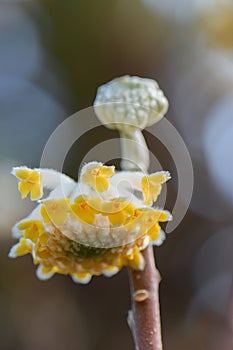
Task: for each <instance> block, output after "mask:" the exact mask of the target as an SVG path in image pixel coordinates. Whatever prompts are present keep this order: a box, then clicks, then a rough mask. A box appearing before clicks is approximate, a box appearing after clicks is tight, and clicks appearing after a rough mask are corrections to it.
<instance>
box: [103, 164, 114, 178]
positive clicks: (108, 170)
mask: <svg viewBox="0 0 233 350" xmlns="http://www.w3.org/2000/svg"><path fill="white" fill-rule="evenodd" d="M114 172H115V171H114V167H112V166H105V165H104V166H101V167H100V169H99V174H100V175H101V176H104V177H107V178H109V177H112V176H113V175H114Z"/></svg>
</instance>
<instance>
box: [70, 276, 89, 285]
mask: <svg viewBox="0 0 233 350" xmlns="http://www.w3.org/2000/svg"><path fill="white" fill-rule="evenodd" d="M91 277H92V276H91V274H89V275H87V276H86V277H84V278H80V277H77V276H76V275H71V278H72V280H73V281H74V282H75V283H81V284H87V283H89V282H90V280H91Z"/></svg>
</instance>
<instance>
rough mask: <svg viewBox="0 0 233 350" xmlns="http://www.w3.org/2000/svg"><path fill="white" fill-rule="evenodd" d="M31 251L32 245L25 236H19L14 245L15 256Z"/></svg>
mask: <svg viewBox="0 0 233 350" xmlns="http://www.w3.org/2000/svg"><path fill="white" fill-rule="evenodd" d="M13 248H14V247H13ZM31 252H32V245H31V244H30V243H29V242H28V241H27V240H26V239H25V238H20V241H19V243H18V244H16V246H15V251H14V253H15V256H23V255H26V254H28V253H31Z"/></svg>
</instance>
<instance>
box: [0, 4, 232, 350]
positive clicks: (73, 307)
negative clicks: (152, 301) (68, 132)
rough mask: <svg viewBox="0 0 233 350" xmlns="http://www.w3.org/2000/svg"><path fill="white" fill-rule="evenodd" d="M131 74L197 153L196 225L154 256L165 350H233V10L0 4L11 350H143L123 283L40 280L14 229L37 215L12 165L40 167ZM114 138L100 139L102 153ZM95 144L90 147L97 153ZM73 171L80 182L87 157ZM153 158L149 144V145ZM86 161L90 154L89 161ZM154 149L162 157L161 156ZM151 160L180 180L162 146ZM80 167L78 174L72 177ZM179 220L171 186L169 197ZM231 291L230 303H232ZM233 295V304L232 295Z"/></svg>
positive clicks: (3, 216) (72, 160) (1, 328)
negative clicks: (148, 82)
mask: <svg viewBox="0 0 233 350" xmlns="http://www.w3.org/2000/svg"><path fill="white" fill-rule="evenodd" d="M124 74H130V75H138V76H142V77H149V78H154V79H156V80H157V81H158V82H159V85H160V86H161V88H162V89H163V91H164V93H165V95H166V96H167V97H168V99H169V102H170V108H169V112H168V114H167V118H168V119H169V120H170V121H171V122H172V123H173V125H174V126H175V127H176V128H177V130H178V131H179V132H180V134H181V136H182V137H183V139H184V140H185V142H186V144H187V147H188V149H189V151H190V154H191V157H192V161H193V166H194V173H195V187H194V193H193V199H192V202H191V205H190V209H189V212H188V214H187V215H186V217H185V219H184V220H183V222H182V223H181V224H180V226H179V227H178V228H177V229H176V230H175V231H174V232H173V233H171V234H170V235H169V236H168V237H167V240H166V241H165V243H164V245H163V246H162V247H160V248H159V249H156V260H157V265H158V268H159V270H160V272H161V275H162V282H161V286H160V297H161V314H162V327H163V339H164V348H165V350H186V349H190V350H196V349H200V350H201V349H203V350H219V349H221V350H222V349H227V350H230V349H232V348H233V343H232V341H233V329H231V328H230V326H229V324H228V318H229V317H228V315H229V312H230V311H229V308H230V307H229V305H230V300H231V298H233V287H231V285H232V275H233V273H232V266H233V257H232V256H233V255H232V252H233V220H232V212H233V211H232V209H233V176H232V173H233V157H232V150H233V3H232V1H231V0H229V1H227V0H224V1H220V0H188V1H184V0H183V1H182V0H163V1H162V0H161V1H155V0H128V1H123V0H99V1H94V0H85V1H81V0H68V1H64V0H41V1H34V0H25V1H17V0H15V1H14V0H8V1H7V0H6V1H4V0H1V1H0V235H1V244H0V309H1V315H0V338H1V348H2V349H4V350H13V349H18V350H31V349H33V350H37V349H38V350H39V349H41V348H43V349H45V350H53V349H54V350H55V349H56V350H60V349H61V350H63V349H66V348H67V349H69V350H73V349H76V350H78V349H80V350H109V349H111V350H115V349H116V350H117V349H119V348H122V349H127V350H131V349H132V350H133V349H134V346H133V341H132V338H131V334H130V331H129V329H128V327H127V324H126V315H127V311H128V310H129V308H130V297H129V290H128V281H127V271H126V270H123V271H121V273H120V274H118V275H117V276H116V277H114V278H112V279H110V280H108V279H106V278H103V277H98V278H94V279H93V281H92V282H91V284H90V285H88V286H79V285H75V284H74V283H72V282H71V281H70V279H69V278H65V277H64V276H55V277H54V278H53V279H52V280H51V281H48V282H46V283H43V282H40V281H38V280H37V279H36V277H35V274H34V267H33V266H32V264H31V259H30V257H24V258H22V259H18V260H17V261H15V260H14V261H12V260H9V259H8V258H7V253H8V250H9V248H10V246H11V244H12V243H13V240H12V238H11V232H10V231H11V226H12V225H13V224H14V223H15V222H16V221H17V220H19V219H20V218H22V217H23V216H25V215H27V213H29V211H30V210H31V208H32V207H31V204H30V203H29V202H28V201H25V202H22V201H21V200H20V196H19V194H18V192H17V185H16V181H15V179H14V178H13V177H11V176H10V175H9V173H10V169H11V167H12V166H13V165H27V166H29V167H37V166H39V162H40V157H41V154H42V151H43V147H44V146H45V143H46V141H47V140H48V138H49V136H50V134H51V133H52V132H53V130H54V129H55V128H56V127H57V126H58V125H59V124H60V123H61V122H62V121H63V120H65V119H66V118H68V117H69V116H70V115H72V114H73V113H75V112H77V111H78V110H81V109H83V108H85V107H89V106H91V105H92V103H93V100H94V98H95V94H96V89H97V87H98V86H99V85H101V84H103V83H105V82H107V81H109V80H111V79H112V78H114V77H116V76H121V75H124ZM105 135H106V131H104V130H102V129H100V130H99V134H98V136H96V137H98V139H99V140H100V139H101V137H102V136H103V137H104V136H105ZM88 137H89V138H90V139H88ZM91 142H93V139H91V136H90V135H89V136H88V135H87V137H86V138H85V140H83V141H82V142H81V144H79V145H77V146H76V147H74V148H73V149H72V152H71V155H70V156H69V157H68V159H67V162H66V164H65V167H66V168H65V169H64V171H65V172H67V173H68V174H69V175H71V176H74V177H76V176H77V174H76V173H77V168H78V165H79V164H78V161H79V147H81V148H82V152H83V147H84V149H87V150H88V144H89V143H91ZM148 142H149V144H150V142H151V144H152V141H151V140H150V139H148ZM85 147H86V148H85ZM151 147H153V146H151ZM152 151H154V152H155V154H156V155H157V157H158V159H159V161H160V162H161V163H162V165H163V167H164V168H166V169H168V170H170V171H171V172H172V173H173V183H174V184H176V181H177V179H176V173H175V168H174V164H173V162H172V160H171V159H170V158H169V157H168V156H167V153H166V151H165V150H164V147H163V145H160V144H158V145H157V144H156V149H155V150H153V149H152ZM76 162H77V164H76ZM168 191H169V193H170V195H169V196H168V200H167V204H166V207H167V208H170V209H172V205H173V204H174V199H175V195H176V193H175V186H174V185H173V184H172V183H170V184H169V186H168ZM231 288H232V289H231ZM230 291H231V292H230Z"/></svg>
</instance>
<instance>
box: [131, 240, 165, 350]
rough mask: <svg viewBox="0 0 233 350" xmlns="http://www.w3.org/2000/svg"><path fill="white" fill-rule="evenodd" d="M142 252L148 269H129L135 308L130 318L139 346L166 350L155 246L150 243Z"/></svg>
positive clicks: (148, 349) (150, 349)
mask: <svg viewBox="0 0 233 350" xmlns="http://www.w3.org/2000/svg"><path fill="white" fill-rule="evenodd" d="M142 254H143V256H144V259H145V263H146V265H145V268H144V270H143V271H136V270H133V269H129V279H130V290H131V298H132V312H131V313H130V314H129V320H128V321H129V325H130V328H131V330H132V332H133V336H134V341H135V345H136V349H137V350H162V348H163V346H162V339H161V325H160V309H159V293H158V289H159V282H160V275H159V272H158V271H157V269H156V267H155V260H154V253H153V247H152V246H151V245H149V246H148V247H147V248H146V249H145V250H144V251H143V253H142Z"/></svg>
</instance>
